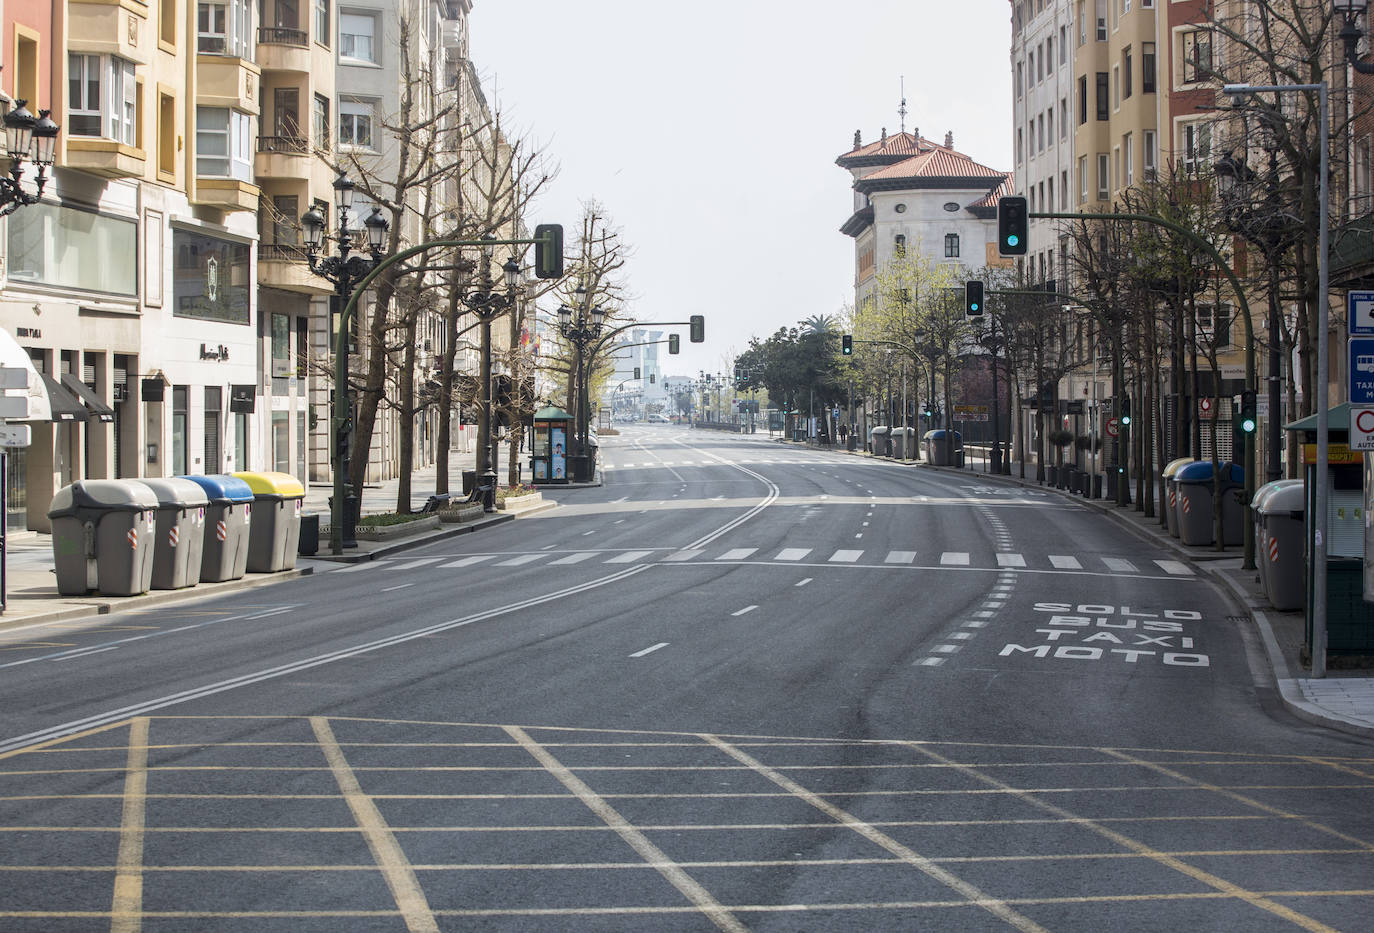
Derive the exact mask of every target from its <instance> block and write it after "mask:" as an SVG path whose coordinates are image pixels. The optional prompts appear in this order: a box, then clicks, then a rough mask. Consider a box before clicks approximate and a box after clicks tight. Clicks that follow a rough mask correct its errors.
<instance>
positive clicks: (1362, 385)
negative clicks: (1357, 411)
mask: <svg viewBox="0 0 1374 933" xmlns="http://www.w3.org/2000/svg"><path fill="white" fill-rule="evenodd" d="M1348 346H1349V354H1350V360H1349V362H1350V366H1349V368H1348V370H1347V371H1348V372H1349V374H1350V394H1349V398H1350V404H1351V405H1354V406H1361V405H1374V337H1351V338H1350V340H1349V341H1348Z"/></svg>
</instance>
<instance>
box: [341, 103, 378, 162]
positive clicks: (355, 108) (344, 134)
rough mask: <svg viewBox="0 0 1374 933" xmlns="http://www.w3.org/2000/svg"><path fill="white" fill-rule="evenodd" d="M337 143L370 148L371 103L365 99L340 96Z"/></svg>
mask: <svg viewBox="0 0 1374 933" xmlns="http://www.w3.org/2000/svg"><path fill="white" fill-rule="evenodd" d="M339 145H340V146H355V147H357V148H360V149H371V148H372V103H371V102H370V101H365V100H356V99H350V98H347V97H345V98H340V100H339Z"/></svg>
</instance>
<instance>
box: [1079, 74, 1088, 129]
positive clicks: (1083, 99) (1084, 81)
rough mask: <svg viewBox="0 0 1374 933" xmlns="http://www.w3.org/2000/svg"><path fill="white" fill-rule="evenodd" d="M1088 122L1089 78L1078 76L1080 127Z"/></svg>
mask: <svg viewBox="0 0 1374 933" xmlns="http://www.w3.org/2000/svg"><path fill="white" fill-rule="evenodd" d="M1087 122H1088V76H1087V75H1079V76H1078V125H1079V126H1082V125H1083V124H1084V123H1087Z"/></svg>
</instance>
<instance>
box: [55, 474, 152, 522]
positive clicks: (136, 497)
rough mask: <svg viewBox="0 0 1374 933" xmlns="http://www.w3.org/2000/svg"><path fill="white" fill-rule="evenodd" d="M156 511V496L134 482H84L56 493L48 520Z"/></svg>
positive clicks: (63, 488)
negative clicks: (88, 513)
mask: <svg viewBox="0 0 1374 933" xmlns="http://www.w3.org/2000/svg"><path fill="white" fill-rule="evenodd" d="M155 508H157V496H156V495H155V494H154V493H153V491H152V490H151V489H149V488H148V487H147V486H145V485H143V484H142V483H140V482H137V481H136V480H129V479H84V480H79V481H78V482H75V483H72V484H71V485H70V486H63V487H62V488H61V489H59V490H57V495H55V496H53V497H52V504H51V505H50V506H49V507H48V518H66V517H68V516H71V515H78V514H80V513H82V512H86V511H96V512H142V511H143V510H144V509H155Z"/></svg>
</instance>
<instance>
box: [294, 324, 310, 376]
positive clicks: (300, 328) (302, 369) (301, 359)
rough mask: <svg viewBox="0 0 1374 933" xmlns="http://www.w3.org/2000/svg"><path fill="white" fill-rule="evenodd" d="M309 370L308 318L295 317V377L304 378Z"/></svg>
mask: <svg viewBox="0 0 1374 933" xmlns="http://www.w3.org/2000/svg"><path fill="white" fill-rule="evenodd" d="M309 370H310V318H306V317H298V318H296V378H297V379H304V378H305V377H306V375H307V374H308V373H309Z"/></svg>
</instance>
